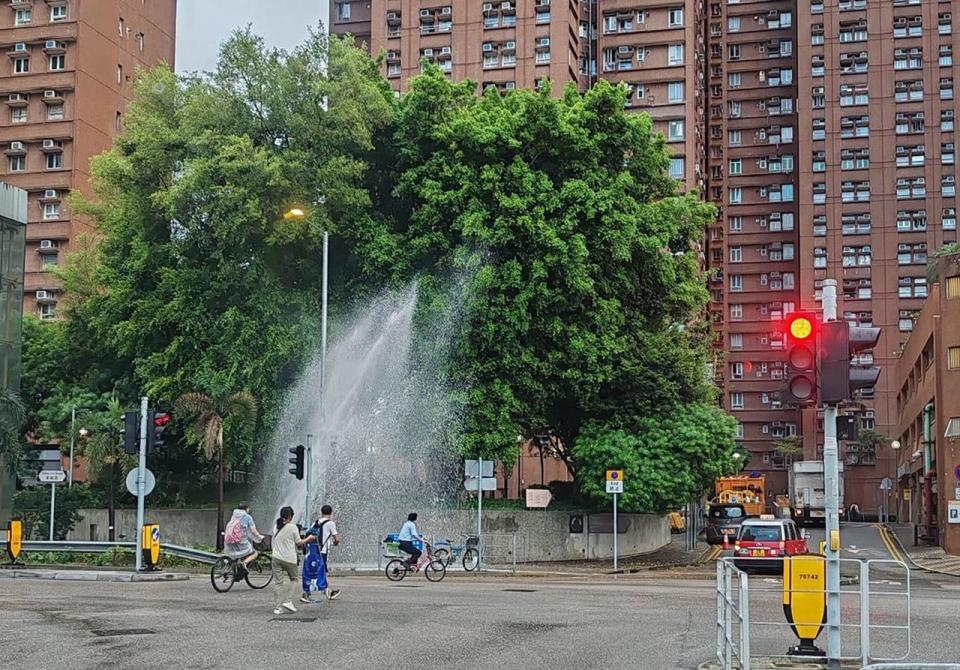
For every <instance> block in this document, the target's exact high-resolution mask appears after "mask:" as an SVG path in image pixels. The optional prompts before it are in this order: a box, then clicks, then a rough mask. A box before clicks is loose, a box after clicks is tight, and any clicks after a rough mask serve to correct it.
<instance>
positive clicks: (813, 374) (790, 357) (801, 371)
mask: <svg viewBox="0 0 960 670" xmlns="http://www.w3.org/2000/svg"><path fill="white" fill-rule="evenodd" d="M785 335H786V342H787V375H786V377H787V392H786V400H787V402H792V403H796V404H801V405H809V404H812V403H813V402H815V400H816V395H817V394H816V390H817V356H816V352H817V317H816V315H815V314H813V313H812V312H794V313H792V314H790V315H789V316H788V317H787V320H786V333H785Z"/></svg>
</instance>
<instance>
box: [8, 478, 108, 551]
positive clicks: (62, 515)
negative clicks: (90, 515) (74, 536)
mask: <svg viewBox="0 0 960 670" xmlns="http://www.w3.org/2000/svg"><path fill="white" fill-rule="evenodd" d="M103 504H104V501H103V499H102V497H101V496H100V495H99V493H98V492H96V491H93V490H91V489H90V487H89V486H86V485H82V484H77V485H74V486H73V487H70V488H67V487H66V486H58V487H57V500H56V509H55V512H54V521H53V523H54V526H53V537H54V539H55V540H64V539H66V537H67V534H68V533H69V532H70V531H71V530H73V527H74V526H75V525H76V524H77V522H78V521H80V519H81V516H80V510H81V509H85V508H89V507H102V506H103ZM13 513H14V515H15V516H19V517H20V518H22V519H23V536H24V537H25V538H32V539H36V540H46V539H48V538H49V537H50V487H49V486H37V487H35V488H32V489H24V490H23V491H18V492H17V493H16V495H14V497H13Z"/></svg>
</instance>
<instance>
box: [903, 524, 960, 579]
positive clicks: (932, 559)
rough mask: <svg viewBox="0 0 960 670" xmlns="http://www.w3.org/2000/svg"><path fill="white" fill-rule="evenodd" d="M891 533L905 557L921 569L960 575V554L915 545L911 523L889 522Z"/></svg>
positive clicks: (939, 548)
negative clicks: (954, 554) (953, 554)
mask: <svg viewBox="0 0 960 670" xmlns="http://www.w3.org/2000/svg"><path fill="white" fill-rule="evenodd" d="M886 528H887V530H888V532H889V534H890V535H891V536H892V537H893V538H894V539H895V541H896V544H897V545H899V549H900V551H901V553H902V554H903V556H904V558H906V559H907V561H908V562H910V563H912V564H913V565H914V566H916V567H917V568H919V569H921V570H926V571H928V572H935V573H938V574H941V575H951V576H953V577H960V556H952V555H950V554H948V553H947V552H945V551H944V550H943V547H930V546H927V545H921V546H919V547H915V546H913V526H912V525H910V524H887V526H886Z"/></svg>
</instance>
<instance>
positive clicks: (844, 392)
mask: <svg viewBox="0 0 960 670" xmlns="http://www.w3.org/2000/svg"><path fill="white" fill-rule="evenodd" d="M879 339H880V329H879V328H872V327H866V326H855V325H852V324H851V323H849V322H847V321H831V322H829V323H825V324H823V338H822V340H821V355H820V358H821V364H820V369H821V373H820V393H821V396H822V398H823V402H824V404H827V405H835V404H837V403H839V402H842V401H844V400H847V399H849V398H850V397H851V396H852V395H853V392H854V391H858V390H861V389H866V388H872V387H873V386H875V385H876V383H877V379H879V378H880V368H879V367H877V366H874V365H859V364H853V363H851V362H850V359H851V358H852V357H853V356H856V355H857V354H861V353H863V352H864V351H866V350H868V349H872V348H873V347H875V346H876V344H877V340H879Z"/></svg>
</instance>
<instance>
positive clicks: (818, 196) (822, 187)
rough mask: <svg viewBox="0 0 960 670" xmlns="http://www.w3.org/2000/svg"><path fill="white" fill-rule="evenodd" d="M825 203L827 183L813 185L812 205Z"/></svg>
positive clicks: (820, 182)
mask: <svg viewBox="0 0 960 670" xmlns="http://www.w3.org/2000/svg"><path fill="white" fill-rule="evenodd" d="M826 202H827V183H826V182H823V181H818V182H814V184H813V204H815V205H823V204H825V203H826Z"/></svg>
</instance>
